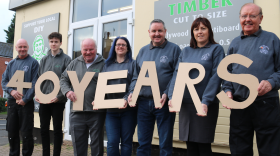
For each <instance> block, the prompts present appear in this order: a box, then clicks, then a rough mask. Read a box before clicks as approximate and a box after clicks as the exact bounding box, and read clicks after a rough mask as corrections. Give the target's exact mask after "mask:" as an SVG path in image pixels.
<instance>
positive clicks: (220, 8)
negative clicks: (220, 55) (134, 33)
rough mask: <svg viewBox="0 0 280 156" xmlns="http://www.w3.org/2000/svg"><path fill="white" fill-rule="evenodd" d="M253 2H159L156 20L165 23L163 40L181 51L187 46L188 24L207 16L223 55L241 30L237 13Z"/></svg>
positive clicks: (195, 0)
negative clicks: (165, 30) (174, 44)
mask: <svg viewBox="0 0 280 156" xmlns="http://www.w3.org/2000/svg"><path fill="white" fill-rule="evenodd" d="M246 3H253V0H242V1H241V0H172V1H170V0H160V1H156V2H155V12H154V17H155V19H161V20H163V21H164V22H165V25H166V29H167V33H166V38H167V39H168V40H169V41H171V42H173V43H176V44H177V45H179V47H180V48H181V49H183V48H185V47H187V46H189V45H190V39H191V32H190V31H191V25H192V23H193V21H194V20H195V19H196V18H197V17H199V16H202V17H206V18H207V19H208V20H209V21H210V22H211V25H212V30H213V33H214V38H215V41H216V42H217V43H219V44H220V45H222V46H223V48H224V50H225V52H227V49H228V47H229V45H230V43H231V41H232V40H233V39H234V38H235V37H237V36H238V35H239V34H240V32H241V30H242V28H241V25H240V22H239V10H240V8H241V7H242V6H243V5H244V4H246Z"/></svg>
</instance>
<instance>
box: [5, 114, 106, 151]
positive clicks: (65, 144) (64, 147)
mask: <svg viewBox="0 0 280 156" xmlns="http://www.w3.org/2000/svg"><path fill="white" fill-rule="evenodd" d="M6 116H7V115H0V156H8V155H9V149H10V147H9V141H8V132H7V131H6ZM20 146H21V148H22V144H21V145H20ZM106 152H107V151H106V148H105V149H104V156H107V154H106ZM51 155H53V145H52V144H51ZM72 155H74V151H73V146H72V142H71V141H66V140H64V141H63V145H62V146H61V156H72ZM88 155H91V150H90V148H88ZM32 156H42V144H34V150H33V154H32Z"/></svg>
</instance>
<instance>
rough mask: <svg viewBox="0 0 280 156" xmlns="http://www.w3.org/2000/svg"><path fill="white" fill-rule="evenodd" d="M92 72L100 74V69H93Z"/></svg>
mask: <svg viewBox="0 0 280 156" xmlns="http://www.w3.org/2000/svg"><path fill="white" fill-rule="evenodd" d="M92 71H93V72H96V73H99V72H100V70H99V69H93V70H92Z"/></svg>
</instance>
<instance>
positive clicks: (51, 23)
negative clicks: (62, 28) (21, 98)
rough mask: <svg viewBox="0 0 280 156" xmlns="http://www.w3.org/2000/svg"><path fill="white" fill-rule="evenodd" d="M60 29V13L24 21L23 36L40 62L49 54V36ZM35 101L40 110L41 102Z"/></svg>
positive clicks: (30, 52) (32, 54) (30, 50)
mask: <svg viewBox="0 0 280 156" xmlns="http://www.w3.org/2000/svg"><path fill="white" fill-rule="evenodd" d="M58 30H59V13H56V14H52V15H49V16H45V17H41V18H38V19H35V20H32V21H28V22H24V23H22V31H21V32H22V33H21V38H23V39H25V40H26V41H27V42H28V45H29V50H28V54H29V55H30V56H32V57H33V58H35V59H36V60H37V61H38V62H39V63H40V60H41V59H42V58H43V57H44V56H45V55H47V52H48V50H49V49H50V47H49V42H48V36H49V34H50V33H52V32H58ZM34 102H35V111H38V110H39V103H37V102H36V101H34Z"/></svg>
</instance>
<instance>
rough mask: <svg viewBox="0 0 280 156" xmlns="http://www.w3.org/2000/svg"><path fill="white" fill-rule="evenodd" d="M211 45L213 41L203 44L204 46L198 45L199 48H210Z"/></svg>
mask: <svg viewBox="0 0 280 156" xmlns="http://www.w3.org/2000/svg"><path fill="white" fill-rule="evenodd" d="M211 45H212V43H211V42H208V43H207V44H206V45H205V46H203V47H197V48H210V47H211Z"/></svg>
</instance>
